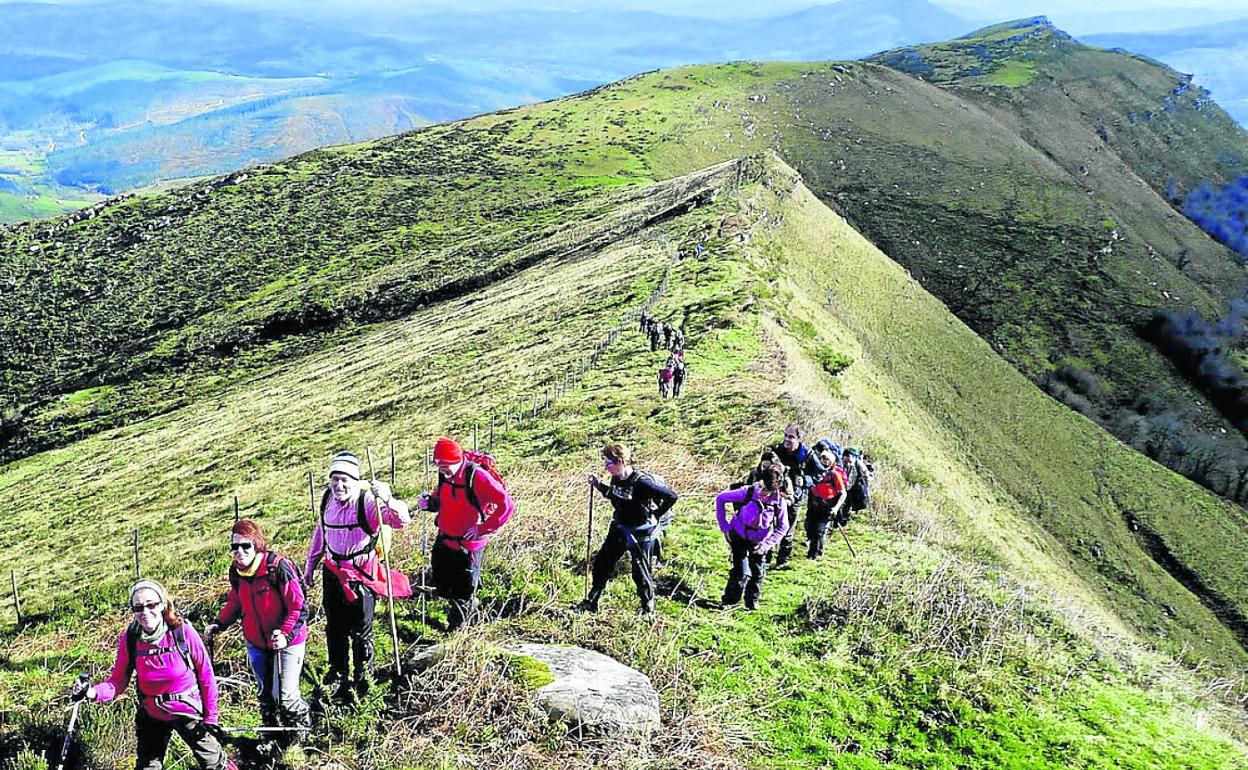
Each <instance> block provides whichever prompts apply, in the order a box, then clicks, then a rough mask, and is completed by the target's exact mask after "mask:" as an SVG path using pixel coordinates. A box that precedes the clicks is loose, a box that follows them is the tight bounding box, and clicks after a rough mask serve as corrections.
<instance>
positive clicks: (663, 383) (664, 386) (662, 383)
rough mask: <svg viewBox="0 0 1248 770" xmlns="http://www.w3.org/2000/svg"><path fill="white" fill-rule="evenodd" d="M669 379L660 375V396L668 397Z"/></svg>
mask: <svg viewBox="0 0 1248 770" xmlns="http://www.w3.org/2000/svg"><path fill="white" fill-rule="evenodd" d="M667 389H668V380H665V379H663V378H662V377H659V398H667Z"/></svg>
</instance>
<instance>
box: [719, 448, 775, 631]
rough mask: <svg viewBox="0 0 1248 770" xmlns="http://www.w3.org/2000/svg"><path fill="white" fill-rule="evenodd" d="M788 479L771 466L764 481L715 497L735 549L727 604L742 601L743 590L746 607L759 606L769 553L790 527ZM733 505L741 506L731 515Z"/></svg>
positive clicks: (721, 521)
mask: <svg viewBox="0 0 1248 770" xmlns="http://www.w3.org/2000/svg"><path fill="white" fill-rule="evenodd" d="M784 481H785V474H784V471H783V470H781V469H780V468H778V467H776V466H774V465H769V466H767V467H766V468H765V469H763V472H762V480H761V481H758V482H755V483H753V484H749V485H747V486H744V487H741V488H739V489H730V490H728V491H727V492H721V493H720V494H719V495H718V496H717V497H716V498H715V515H716V516H717V517H718V518H719V529H720V531H722V532H723V533H724V537H725V538H727V539H728V547H729V548H731V549H732V557H731V559H732V569H731V570H729V572H728V584H727V585H726V586H724V597H723V600H722V602H723V605H724V606H725V607H731V606H732V605H734V604H736V603H737V602H739V601H741V593H742V591H743V590H744V592H745V608H746V609H747V610H752V609H754V608H756V607H758V595H759V592H760V591H762V588H763V578H764V577H765V576H766V575H767V560H766V557H767V552H768V551H770V550H771V549H773V548H775V547H776V545H777V544H778V543H779V542H780V540H781V538H783V537H784V534H785V532H787V531H788V528H789V522H788V517H787V516H786V515H785V506H786V505H788V501H787V500H786V496H785V494H784ZM730 504H731V505H733V507H735V508H736V509H737V510H736V512H735V513H734V514H733V515H732V517H731V518H729V516H728V506H729V505H730Z"/></svg>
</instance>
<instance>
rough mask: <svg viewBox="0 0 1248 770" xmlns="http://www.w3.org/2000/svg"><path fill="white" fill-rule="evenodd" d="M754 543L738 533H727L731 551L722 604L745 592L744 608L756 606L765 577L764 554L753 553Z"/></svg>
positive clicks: (739, 596)
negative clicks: (730, 565)
mask: <svg viewBox="0 0 1248 770" xmlns="http://www.w3.org/2000/svg"><path fill="white" fill-rule="evenodd" d="M754 546H755V544H754V543H751V542H750V541H749V540H746V539H745V538H743V537H741V536H740V535H738V534H737V533H736V532H729V533H728V547H729V549H730V550H731V551H732V555H731V556H730V557H729V561H730V562H731V564H732V567H731V569H729V570H728V585H726V586H724V598H723V604H724V606H725V607H728V606H731V605H733V604H736V603H737V602H739V601H741V593H742V591H744V592H745V608H746V609H747V610H752V609H754V608H755V607H757V606H758V595H759V593H760V592H762V590H763V578H765V577H767V558H766V554H762V553H755V551H754Z"/></svg>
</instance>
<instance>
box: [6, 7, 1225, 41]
mask: <svg viewBox="0 0 1248 770" xmlns="http://www.w3.org/2000/svg"><path fill="white" fill-rule="evenodd" d="M30 1H31V0H0V5H3V4H6V3H12V2H30ZM37 1H40V2H58V3H90V2H98V1H99V0H37ZM160 1H163V2H181V0H160ZM216 2H223V3H226V4H231V5H243V6H248V7H256V6H270V7H281V8H286V9H289V10H291V11H302V12H307V11H309V9H310V8H312V7H313V6H320V7H321V8H335V7H336V8H337V9H346V8H368V9H371V10H384V9H394V10H402V11H405V12H407V13H411V12H413V11H416V10H418V9H422V8H428V9H430V10H443V9H451V8H459V9H465V8H471V9H474V10H482V11H490V10H500V9H514V8H533V7H541V8H548V9H561V10H581V11H587V12H592V11H595V10H604V9H617V10H618V9H625V8H628V9H636V10H650V11H657V12H662V13H669V14H680V15H691V16H722V15H732V16H737V17H744V18H748V17H752V16H764V15H765V16H776V15H781V14H783V13H786V12H792V11H797V10H801V9H803V8H809V7H811V6H814V5H821V4H827V3H826V2H824V3H820V2H812V0H768V2H766V3H760V2H758V0H216ZM932 2H934V3H935V4H936V5H939V6H941V7H943V8H945V9H946V10H949V11H952V12H954V13H957V14H959V15H961V16H966V17H967V18H968V19H971V20H974V21H985V22H997V21H1007V20H1010V19H1018V18H1025V17H1029V16H1041V15H1043V16H1048V17H1049V18H1050V19H1052V20H1053V22H1054V23H1055V24H1057V25H1058V26H1059V27H1062V28H1064V29H1066V30H1067V31H1068V32H1072V33H1075V34H1081V33H1082V34H1087V33H1092V32H1129V31H1137V30H1144V29H1174V28H1176V27H1181V26H1197V25H1200V24H1207V23H1216V22H1218V21H1225V20H1227V19H1233V18H1243V17H1248V0H1095V2H1089V0H932Z"/></svg>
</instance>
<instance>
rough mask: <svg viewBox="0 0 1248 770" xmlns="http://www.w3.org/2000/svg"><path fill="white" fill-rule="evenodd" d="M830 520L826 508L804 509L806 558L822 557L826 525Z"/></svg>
mask: <svg viewBox="0 0 1248 770" xmlns="http://www.w3.org/2000/svg"><path fill="white" fill-rule="evenodd" d="M831 523H832V519H831V518H830V517H829V515H828V509H826V508H807V509H806V541H807V546H806V557H807V558H810V559H818V558H819V557H820V556H823V546H824V543H825V542H826V541H827V539H828V525H829V524H831Z"/></svg>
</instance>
